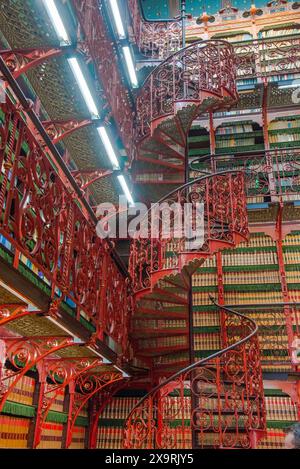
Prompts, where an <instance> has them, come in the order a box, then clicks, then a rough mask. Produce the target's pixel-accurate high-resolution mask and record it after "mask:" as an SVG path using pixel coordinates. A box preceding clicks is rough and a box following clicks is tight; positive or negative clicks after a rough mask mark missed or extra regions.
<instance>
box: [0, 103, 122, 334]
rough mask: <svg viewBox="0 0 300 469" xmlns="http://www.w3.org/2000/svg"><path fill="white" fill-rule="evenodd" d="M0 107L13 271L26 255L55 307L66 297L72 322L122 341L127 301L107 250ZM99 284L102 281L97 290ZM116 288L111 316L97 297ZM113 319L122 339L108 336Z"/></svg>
mask: <svg viewBox="0 0 300 469" xmlns="http://www.w3.org/2000/svg"><path fill="white" fill-rule="evenodd" d="M0 106H1V109H2V111H4V116H5V121H4V123H3V124H2V125H1V126H0V141H1V147H0V167H3V168H4V171H3V179H2V182H1V185H0V212H1V218H0V233H1V234H2V235H3V236H4V237H5V238H6V239H7V240H8V241H9V242H10V243H11V246H12V251H13V252H14V254H15V256H17V257H16V259H15V262H14V265H15V267H17V265H18V262H19V253H21V254H23V255H24V256H26V258H27V259H29V260H30V261H31V262H32V264H33V266H34V267H35V268H37V269H38V271H39V272H40V273H41V274H42V275H43V276H44V281H45V282H46V283H47V284H48V285H50V286H51V290H52V299H53V302H54V303H55V302H56V303H58V304H56V308H57V307H58V306H59V303H61V302H62V301H64V300H65V299H66V298H69V299H71V300H72V301H73V302H74V303H75V305H76V308H77V318H78V319H80V316H81V314H84V315H85V318H86V319H87V320H89V321H90V322H91V323H92V324H93V325H94V326H95V327H96V328H97V330H98V332H99V337H100V336H101V335H102V334H103V332H107V333H108V335H110V332H109V331H111V333H112V336H111V337H112V338H113V339H114V340H115V341H116V342H117V341H118V340H120V341H121V342H122V343H125V342H126V340H127V339H126V337H127V333H128V331H127V330H126V329H125V327H127V324H128V321H129V319H128V315H129V314H130V307H129V305H130V298H128V297H127V298H125V293H126V292H127V291H128V290H127V281H126V279H125V276H124V275H123V274H122V273H120V270H119V268H118V267H117V266H116V263H115V260H114V259H113V255H114V253H113V252H112V246H111V245H109V243H108V242H106V241H103V240H101V239H100V238H98V237H97V234H96V229H95V223H96V218H95V220H93V219H91V217H89V216H88V214H87V213H86V212H83V211H81V207H80V206H79V204H78V203H77V198H76V196H75V194H74V192H72V191H71V190H70V184H66V179H67V178H66V176H65V175H64V174H63V172H62V170H57V165H55V162H53V161H52V160H51V158H50V155H49V152H48V151H47V152H46V150H45V149H42V148H41V146H40V144H39V141H38V139H37V136H36V135H37V132H36V130H34V129H33V128H32V125H30V127H31V129H30V128H29V125H28V120H26V119H25V118H24V116H23V114H22V109H21V108H20V107H19V106H18V105H17V104H13V103H12V101H11V100H10V99H9V98H8V97H7V99H6V103H1V105H0ZM8 189H9V190H8ZM104 258H107V262H104ZM104 268H107V269H108V271H105V270H104ZM104 278H106V279H107V281H108V288H107V289H106V290H105V291H104V290H103V281H104V280H103V279H104ZM116 285H117V286H118V290H119V291H120V292H122V293H121V298H122V302H121V301H119V302H118V309H117V310H116V309H113V310H112V309H111V306H110V304H107V305H106V304H105V303H104V302H103V299H104V298H107V295H108V293H109V292H111V291H114V288H115V287H116ZM58 295H59V298H57V296H58ZM114 295H117V292H116V291H114V293H112V296H114ZM114 301H117V300H114ZM114 301H113V303H114ZM107 311H109V315H108V313H107ZM121 317H122V318H124V322H123V326H122V334H121V332H120V330H119V332H116V330H117V327H116V326H114V327H113V332H112V323H114V324H119V319H120V318H121ZM125 318H127V319H126V320H125ZM105 321H107V323H106V322H105ZM118 327H119V326H118Z"/></svg>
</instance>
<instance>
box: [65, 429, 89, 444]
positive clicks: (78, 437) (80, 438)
mask: <svg viewBox="0 0 300 469" xmlns="http://www.w3.org/2000/svg"><path fill="white" fill-rule="evenodd" d="M85 435H86V429H85V427H77V426H74V428H73V433H72V443H71V444H70V446H69V448H70V449H84V448H85Z"/></svg>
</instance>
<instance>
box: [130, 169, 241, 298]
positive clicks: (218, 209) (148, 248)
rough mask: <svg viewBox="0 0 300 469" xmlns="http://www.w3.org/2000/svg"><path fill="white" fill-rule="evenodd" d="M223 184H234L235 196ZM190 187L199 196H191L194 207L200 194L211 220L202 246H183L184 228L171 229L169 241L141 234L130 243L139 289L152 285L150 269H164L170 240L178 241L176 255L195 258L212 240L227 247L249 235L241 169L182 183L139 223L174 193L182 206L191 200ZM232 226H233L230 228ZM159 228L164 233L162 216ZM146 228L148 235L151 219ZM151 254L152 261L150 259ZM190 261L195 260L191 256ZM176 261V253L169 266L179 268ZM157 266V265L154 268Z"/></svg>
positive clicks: (206, 217)
mask: <svg viewBox="0 0 300 469" xmlns="http://www.w3.org/2000/svg"><path fill="white" fill-rule="evenodd" d="M226 175H228V178H225V179H224V181H222V179H223V178H222V176H226ZM239 175H240V176H239ZM234 177H236V178H239V177H240V179H241V180H240V183H239V184H238V185H236V180H235V178H234ZM209 180H210V181H211V183H210V181H209ZM203 182H205V186H204V187H200V185H201V183H203ZM214 183H215V184H217V185H218V187H217V189H218V190H215V191H212V187H210V184H212V185H214ZM221 184H227V188H228V186H229V188H230V187H231V189H229V192H232V191H233V190H234V189H233V188H235V192H236V194H235V195H236V197H229V198H228V191H225V192H224V190H221ZM190 187H194V192H195V193H194V195H195V197H196V198H195V200H193V197H191V201H190V202H191V203H192V205H193V207H192V210H194V209H195V207H196V204H197V203H198V202H201V201H202V199H201V197H202V198H203V202H202V203H203V204H204V210H203V221H205V222H207V223H208V225H207V226H206V229H205V233H204V234H203V239H202V238H201V239H202V241H203V243H202V244H201V246H200V245H198V244H197V246H196V247H194V246H195V245H193V248H191V247H190V246H191V245H188V246H189V248H188V249H182V246H183V245H185V246H186V242H188V241H189V238H188V237H187V235H186V233H185V232H184V233H183V232H182V231H180V233H181V235H180V233H179V234H178V233H177V234H176V236H175V234H174V233H173V232H172V236H171V238H170V239H168V240H166V238H165V237H164V236H163V237H161V236H159V237H150V241H149V239H144V238H141V237H136V238H134V240H133V242H132V243H131V253H130V261H129V272H130V275H131V278H132V281H133V286H134V289H135V290H136V291H141V290H144V289H146V288H148V286H150V284H149V282H150V275H151V272H158V270H161V271H163V270H164V267H162V265H165V261H166V249H167V244H168V243H169V242H173V241H174V242H175V243H176V248H175V247H174V248H173V249H174V251H173V252H174V253H175V254H180V253H190V254H193V255H195V256H194V257H195V259H196V257H197V254H196V253H197V252H201V253H203V252H206V253H208V251H209V248H210V243H212V242H218V243H223V245H222V246H223V247H225V244H226V245H227V246H228V245H229V244H228V243H230V242H231V241H230V239H232V240H233V239H237V238H236V236H237V235H239V236H240V237H242V238H244V239H246V238H247V233H246V225H245V220H246V205H245V200H244V192H243V187H244V179H243V172H242V171H238V170H237V171H234V170H224V171H219V172H214V173H209V174H205V175H203V176H201V177H199V178H196V179H194V180H193V181H189V182H187V183H185V184H183V185H181V186H180V187H179V188H176V189H173V190H172V191H170V192H169V193H168V194H167V195H165V196H164V197H162V198H161V199H160V200H159V201H158V202H156V203H155V204H153V205H152V207H151V209H149V210H148V211H147V212H146V213H145V215H144V217H143V218H142V220H141V222H140V223H141V224H142V223H143V222H144V221H145V218H147V220H148V221H149V213H151V215H152V214H153V213H154V212H153V211H154V210H155V208H156V207H157V206H158V205H159V204H163V203H164V202H166V201H167V200H169V201H172V202H174V200H172V199H171V198H172V196H174V195H176V200H175V202H176V201H177V203H179V204H180V206H181V207H182V206H183V204H184V203H185V202H187V201H188V198H189V195H190V194H191V193H188V191H187V193H186V194H185V193H184V191H185V190H186V189H189V188H190ZM197 189H198V190H197ZM199 189H201V191H199ZM222 189H223V187H222ZM237 191H238V192H237ZM151 218H152V217H151ZM189 220H191V219H189ZM216 223H218V224H219V230H218V231H217V230H216ZM198 226H199V225H198ZM229 226H230V227H231V229H229ZM156 227H157V229H158V230H159V234H161V229H162V227H163V223H162V222H161V220H160V219H159V218H158V220H156ZM170 228H171V227H170ZM147 229H148V234H149V222H148V223H147ZM181 230H182V227H181ZM230 231H231V232H232V233H231V234H232V236H233V237H234V238H233V237H232V238H230V236H229V232H230ZM200 234H201V233H199V236H200ZM229 238H230V239H229ZM199 242H200V241H199ZM197 247H198V249H197ZM141 254H142V255H141ZM149 256H150V260H148V257H149ZM190 260H191V261H192V259H190ZM170 262H171V260H170ZM177 262H178V258H176V256H175V257H174V256H173V260H172V266H169V267H167V268H172V269H176V268H177V267H178V265H177ZM154 266H155V268H153V267H154Z"/></svg>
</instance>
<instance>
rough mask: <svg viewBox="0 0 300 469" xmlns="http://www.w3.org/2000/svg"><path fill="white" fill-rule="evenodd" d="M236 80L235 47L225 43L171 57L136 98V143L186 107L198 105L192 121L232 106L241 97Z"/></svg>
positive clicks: (208, 43) (197, 47) (200, 45)
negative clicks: (203, 113) (210, 112)
mask: <svg viewBox="0 0 300 469" xmlns="http://www.w3.org/2000/svg"><path fill="white" fill-rule="evenodd" d="M235 78H236V75H235V55H234V52H233V47H232V46H231V45H230V44H229V43H226V42H225V41H200V42H196V43H194V44H192V45H191V46H188V47H186V48H185V49H183V50H180V51H179V52H177V53H176V54H173V55H171V57H169V58H168V59H166V60H165V61H164V62H163V63H161V64H160V65H159V66H158V67H156V68H155V70H154V71H153V72H152V73H151V74H150V75H149V77H148V78H147V80H146V82H145V84H144V86H143V88H142V90H141V92H140V93H139V95H138V97H137V101H136V109H137V124H136V129H135V137H136V140H137V142H140V141H141V140H143V139H144V138H145V137H147V136H149V135H152V134H153V131H154V129H155V128H156V127H157V126H158V125H159V123H160V122H161V121H162V119H165V118H166V117H170V116H173V117H174V116H175V115H176V114H177V113H178V111H179V110H181V109H183V108H184V107H187V106H193V105H195V107H196V108H195V109H191V112H190V122H192V121H193V120H194V119H195V117H196V116H197V115H198V114H199V113H200V112H205V110H207V109H208V108H209V109H211V110H217V109H218V108H220V107H224V106H225V105H228V106H229V105H230V104H233V103H234V102H235V101H236V100H237V98H238V95H237V91H236V85H235ZM187 127H188V126H187ZM188 128H189V127H188ZM188 128H187V129H185V132H184V139H183V144H185V138H186V134H187V131H188ZM174 156H175V157H176V155H174ZM180 156H184V155H180Z"/></svg>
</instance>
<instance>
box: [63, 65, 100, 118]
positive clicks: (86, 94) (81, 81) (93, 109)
mask: <svg viewBox="0 0 300 469" xmlns="http://www.w3.org/2000/svg"><path fill="white" fill-rule="evenodd" d="M68 62H69V64H70V67H71V69H72V72H73V73H74V76H75V78H76V81H77V83H78V86H79V88H80V91H81V93H82V96H83V98H84V100H85V103H86V105H87V107H88V109H89V111H90V113H91V114H92V115H93V116H96V117H98V116H99V111H98V109H97V106H96V104H95V101H94V99H93V97H92V95H91V92H90V89H89V87H88V84H87V82H86V79H85V78H84V76H83V73H82V70H81V68H80V65H79V63H78V60H77V59H76V57H71V58H69V59H68Z"/></svg>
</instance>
